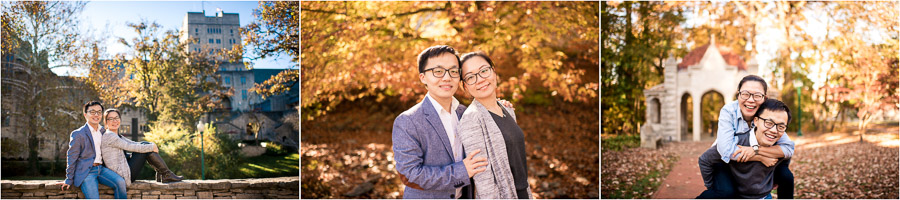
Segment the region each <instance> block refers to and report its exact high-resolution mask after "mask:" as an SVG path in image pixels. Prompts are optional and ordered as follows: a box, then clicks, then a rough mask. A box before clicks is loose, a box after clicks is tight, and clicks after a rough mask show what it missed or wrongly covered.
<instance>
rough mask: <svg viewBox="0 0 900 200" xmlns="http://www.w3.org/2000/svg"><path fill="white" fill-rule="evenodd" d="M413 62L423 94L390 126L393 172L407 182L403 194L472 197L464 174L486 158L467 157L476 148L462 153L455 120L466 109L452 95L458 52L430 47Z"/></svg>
mask: <svg viewBox="0 0 900 200" xmlns="http://www.w3.org/2000/svg"><path fill="white" fill-rule="evenodd" d="M418 63H419V81H421V82H422V83H424V84H425V87H426V88H427V89H428V94H426V95H425V98H424V99H423V100H422V101H421V102H419V103H418V104H416V105H415V106H413V107H412V108H410V109H409V110H406V111H405V112H403V113H401V114H400V115H399V116H397V118H396V119H395V120H394V126H393V129H392V131H391V137H392V142H393V150H394V160H395V162H396V164H397V172H399V174H400V175H399V176H400V179H401V180H402V181H403V182H404V184H406V185H407V187H406V189H404V190H403V198H414V199H434V198H441V199H458V198H472V197H473V196H472V192H471V191H472V190H471V187H470V185H471V179H470V178H471V177H472V176H473V175H475V174H477V173H479V172H482V171H484V170H485V169H484V167H483V166H485V165H487V162H485V160H486V159H485V158H484V157H479V158H473V155H474V154H476V153H478V152H477V151H478V150H476V152H471V153H470V154H469V156H468V157H465V153H464V152H463V147H462V142H461V140H460V139H459V138H457V134H456V125H457V124H458V123H459V118H460V117H462V114H463V112H464V111H465V110H466V106H464V105H460V104H459V101H457V100H456V98H454V97H453V94H454V93H456V89H457V87H458V86H459V80H460V65H459V56H458V53H457V52H456V50H454V49H453V48H452V47H449V46H446V45H439V46H433V47H429V48H428V49H425V51H422V53H421V54H419V56H418ZM479 167H481V168H479Z"/></svg>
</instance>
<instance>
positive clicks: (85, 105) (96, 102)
mask: <svg viewBox="0 0 900 200" xmlns="http://www.w3.org/2000/svg"><path fill="white" fill-rule="evenodd" d="M95 105H98V106H100V110H103V104H100V102H99V101H90V102H87V103H84V113H87V112H88V108H89V107H91V106H95Z"/></svg>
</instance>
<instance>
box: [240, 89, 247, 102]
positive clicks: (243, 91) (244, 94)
mask: <svg viewBox="0 0 900 200" xmlns="http://www.w3.org/2000/svg"><path fill="white" fill-rule="evenodd" d="M241 97H243V98H244V100H247V90H241Z"/></svg>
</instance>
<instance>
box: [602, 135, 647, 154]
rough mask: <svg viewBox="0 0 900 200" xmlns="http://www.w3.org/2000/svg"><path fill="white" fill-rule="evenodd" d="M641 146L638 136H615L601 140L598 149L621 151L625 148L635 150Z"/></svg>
mask: <svg viewBox="0 0 900 200" xmlns="http://www.w3.org/2000/svg"><path fill="white" fill-rule="evenodd" d="M640 146H641V136H640V135H617V136H613V137H609V138H604V139H603V140H601V144H600V147H601V148H603V149H604V150H611V151H621V150H622V149H627V148H636V147H640Z"/></svg>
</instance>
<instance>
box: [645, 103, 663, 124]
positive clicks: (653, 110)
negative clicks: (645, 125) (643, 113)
mask: <svg viewBox="0 0 900 200" xmlns="http://www.w3.org/2000/svg"><path fill="white" fill-rule="evenodd" d="M647 106H648V108H647V109H648V111H650V116H647V117H649V119H647V120H649V121H650V122H652V123H654V124H659V123H660V121H662V120H661V116H662V110H661V107H662V106H660V103H659V98H653V99H650V105H647Z"/></svg>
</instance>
